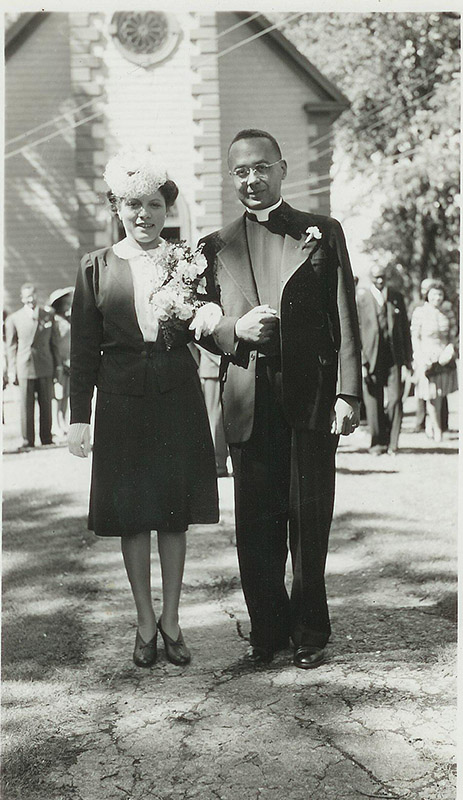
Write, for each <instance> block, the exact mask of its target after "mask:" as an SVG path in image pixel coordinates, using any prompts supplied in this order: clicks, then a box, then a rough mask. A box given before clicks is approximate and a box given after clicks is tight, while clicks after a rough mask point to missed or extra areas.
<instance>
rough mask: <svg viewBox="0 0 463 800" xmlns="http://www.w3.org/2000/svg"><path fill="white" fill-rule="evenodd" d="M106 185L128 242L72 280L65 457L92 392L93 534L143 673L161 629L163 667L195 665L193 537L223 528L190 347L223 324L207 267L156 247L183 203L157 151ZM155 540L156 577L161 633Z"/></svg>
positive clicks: (79, 437) (120, 165)
mask: <svg viewBox="0 0 463 800" xmlns="http://www.w3.org/2000/svg"><path fill="white" fill-rule="evenodd" d="M105 180H106V183H107V184H108V186H109V190H110V191H109V193H108V198H109V201H110V204H111V208H112V210H113V212H114V213H115V214H117V216H118V217H119V219H120V220H121V222H122V225H123V227H124V230H125V233H126V237H125V238H124V239H122V241H120V242H117V243H116V244H113V245H112V246H110V247H106V248H103V249H101V250H96V251H95V252H93V253H89V254H88V255H86V256H84V258H83V259H82V263H81V267H80V270H79V273H78V277H77V283H76V289H75V294H74V301H73V307H72V321H71V425H70V428H69V434H68V443H69V450H70V452H71V453H72V454H73V455H76V456H79V457H86V456H88V454H89V452H90V449H91V447H90V417H91V403H92V396H93V392H94V389H95V386H97V387H98V392H97V400H96V409H95V433H94V446H93V463H92V479H91V491H90V509H89V517H88V527H89V528H90V530H93V531H95V533H96V534H97V535H98V536H118V537H120V540H121V549H122V554H123V559H124V564H125V568H126V572H127V576H128V579H129V582H130V586H131V589H132V594H133V598H134V602H135V607H136V612H137V633H136V638H135V648H134V651H133V660H134V662H135V664H136V665H137V666H139V667H149V666H151V665H152V664H154V662H155V661H156V657H157V633H158V631H159V632H160V633H161V636H162V638H163V640H164V645H165V652H166V656H167V658H168V660H169V661H171V662H172V663H174V664H177V665H179V666H182V665H185V664H188V663H189V661H190V658H191V654H190V650H189V648H188V647H187V645H186V643H185V641H184V638H183V634H182V631H181V629H180V626H179V601H180V593H181V587H182V577H183V570H184V564H185V553H186V531H187V529H188V526H189V525H191V524H195V523H198V524H207V523H215V522H218V519H219V511H218V496H217V479H216V469H215V458H214V449H213V443H212V438H211V433H210V430H209V423H208V419H207V412H206V406H205V403H204V398H203V394H202V390H201V384H200V381H199V377H198V373H197V367H196V363H195V361H194V359H193V356H192V354H191V352H190V350H189V347H188V343H189V342H190V341H191V339H192V338H193V333H192V330H190V326H193V328H195V330H196V334H195V335H196V336H197V337H199V335H200V333H201V332H202V333H211V330H212V328H209V327H208V323H207V320H206V318H205V316H204V312H205V314H206V316H207V315H209V317H210V316H211V314H212V316H214V314H215V319H216V320H217V319H218V317H220V316H221V311H220V308H219V307H218V305H217V304H212V303H207V297H206V295H205V294H204V293H203V288H204V287H203V286H202V285H201V278H200V273H201V272H203V271H204V269H205V266H206V263H205V260H204V258H203V256H202V255H200V254H191V253H190V254H188V253H186V251H185V250H184V249H183V248H180V250H178V249H177V247H178V246H177V245H171V244H168V243H167V242H166V241H165V240H164V239H163V238H162V237H161V236H160V234H161V231H162V230H163V228H164V226H165V221H166V215H167V210H168V209H169V208H170V207H171V206H172V205H173V204H174V202H175V200H176V198H177V195H178V188H177V186H176V184H175V183H174V182H173V181H171V180H169V179H168V176H167V172H166V168H165V166H163V164H162V163H160V162H159V160H158V159H157V158H156V156H155V155H154V154H153V153H152V152H151V151H150V150H149V149H134V148H127V149H126V150H124V151H122V152H120V153H119V154H118V155H116V156H114V157H113V158H112V159H111V160H110V161H109V163H108V165H107V167H106V171H105ZM174 275H175V276H177V278H178V282H177V283H176V282H175V280H173V276H174ZM202 312H203V317H202V319H201V313H202ZM192 318H193V319H192ZM151 531H157V538H158V550H159V558H160V564H161V576H162V598H163V608H162V616H161V617H160V618H159V620H158V622H156V616H155V612H154V608H153V602H152V596H151V557H150V554H151Z"/></svg>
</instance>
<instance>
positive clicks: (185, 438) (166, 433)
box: [88, 354, 219, 536]
mask: <svg viewBox="0 0 463 800" xmlns="http://www.w3.org/2000/svg"><path fill="white" fill-rule="evenodd" d="M164 357H165V354H164ZM218 519H219V511H218V498H217V480H216V466H215V456H214V447H213V443H212V438H211V433H210V428H209V422H208V419H207V412H206V406H205V403H204V398H203V394H202V391H201V385H200V382H199V378H198V375H197V373H196V371H195V370H194V369H189V370H186V371H185V373H184V374H183V375H182V376H179V383H178V384H177V385H175V386H174V387H172V388H170V389H169V391H162V392H161V391H160V389H159V385H158V382H157V380H156V370H155V358H154V359H150V360H149V361H148V367H147V379H146V392H145V394H144V395H143V396H141V397H140V396H134V395H123V394H112V393H111V394H110V393H108V392H103V391H101V390H100V391H99V392H98V397H97V403H96V415H95V444H94V448H93V465H92V485H91V492H90V510H89V518H88V527H89V529H90V530H93V531H95V533H96V534H97V535H98V536H126V535H130V534H134V533H139V532H141V531H149V530H158V531H168V532H180V531H185V530H186V529H187V528H188V525H190V524H198V523H199V524H201V523H214V522H217V521H218Z"/></svg>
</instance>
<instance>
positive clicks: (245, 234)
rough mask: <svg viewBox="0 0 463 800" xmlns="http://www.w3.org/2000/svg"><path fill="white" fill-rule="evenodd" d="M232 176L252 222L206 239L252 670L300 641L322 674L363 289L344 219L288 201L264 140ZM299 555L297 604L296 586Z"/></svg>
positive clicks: (299, 661) (299, 649)
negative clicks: (339, 463) (340, 461)
mask: <svg viewBox="0 0 463 800" xmlns="http://www.w3.org/2000/svg"><path fill="white" fill-rule="evenodd" d="M228 157H229V161H228V163H229V170H230V174H231V176H232V179H233V182H234V186H235V190H236V193H237V196H238V198H239V200H240V201H241V203H242V204H243V206H244V207H245V214H244V215H242V216H241V217H240V218H238V219H237V220H235V221H234V222H232V223H231V224H230V225H228V226H227V227H226V228H224V229H222V230H220V231H216V232H215V233H213V234H211V235H209V236H207V237H205V239H204V240H203V245H204V249H203V252H204V255H205V257H206V259H207V261H208V270H207V278H208V282H209V289H210V291H211V294H212V293H215V295H216V297H217V299H218V300H219V301H220V303H221V305H222V309H223V312H224V316H223V318H222V320H221V321H220V322H219V324H218V325H217V327H216V330H215V334H214V338H215V341H216V343H217V345H218V346H219V348H220V350H221V351H222V352H223V353H224V354H225V355H224V359H223V367H222V369H223V373H224V374H223V378H224V385H223V396H222V401H223V411H224V424H225V434H226V437H227V441H228V442H229V445H230V454H231V457H232V462H233V471H234V479H235V514H236V537H237V548H238V559H239V565H240V574H241V583H242V587H243V592H244V595H245V599H246V604H247V607H248V611H249V615H250V619H251V645H252V654H251V660H252V661H253V662H254V663H255V664H266V663H268V662H270V661H271V660H272V658H273V656H274V653H275V652H277V651H278V650H282V649H285V648H286V647H288V645H289V637H291V638H292V640H293V643H294V647H295V652H294V664H295V665H296V666H297V667H300V668H302V669H309V668H313V667H318V666H319V665H320V664H321V663H322V662H323V660H324V647H325V645H326V643H327V642H328V639H329V636H330V620H329V614H328V606H327V600H326V590H325V578H324V572H325V561H326V556H327V549H328V535H329V530H330V525H331V518H332V513H333V501H334V476H335V451H336V446H337V443H338V438H339V434H341V433H343V434H349V433H351V432H352V430H353V429H354V428H355V427H356V426H357V425H358V417H359V412H358V406H359V397H360V393H361V376H360V341H359V334H358V324H357V314H356V308H355V288H354V281H353V276H352V271H351V268H350V264H349V257H348V254H347V250H346V246H345V241H344V235H343V232H342V229H341V226H340V224H339V223H338V222H336V220H333V219H331V218H329V217H324V216H321V215H315V214H309V213H306V212H302V211H296V210H295V209H293V208H291V206H289V205H288V204H287V203H285V202H284V201H283V200H282V198H281V183H282V181H283V179H284V178H285V177H286V171H287V166H286V161H285V160H284V159H283V157H282V153H281V150H280V147H279V145H278V142H277V141H276V140H275V139H274V137H273V136H271V134H269V133H267V132H266V131H260V130H255V129H251V130H245V131H241V132H240V133H239V134H237V135H236V136H235V138H234V140H233V142H232V144H231V145H230V148H229V156H228ZM288 520H289V544H290V550H291V557H292V566H293V583H292V589H291V597H290V598H289V597H288V594H287V591H286V587H285V565H286V560H287V555H288V544H287V540H288V531H287V527H288Z"/></svg>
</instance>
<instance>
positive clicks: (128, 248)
mask: <svg viewBox="0 0 463 800" xmlns="http://www.w3.org/2000/svg"><path fill="white" fill-rule="evenodd" d="M166 244H167V242H166V240H165V239H161V240H160V242H159V245H158V247H164V246H165V245H166ZM158 247H155V248H154V250H155V251H157V250H158ZM113 253H114V254H115V255H116V256H118V258H123V259H125V260H127V261H128V260H129V259H130V258H137V256H142V255H149V251H148V252H147V251H146V250H144V248H143V247H141V246H140V245H139V244H138V242H136V241H135V239H129V237H128V236H126V237H125V239H121V241H120V242H117V243H116V244H113Z"/></svg>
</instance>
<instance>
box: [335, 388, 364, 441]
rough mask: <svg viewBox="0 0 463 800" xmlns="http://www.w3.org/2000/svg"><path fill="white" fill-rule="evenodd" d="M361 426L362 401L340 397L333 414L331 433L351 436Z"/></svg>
mask: <svg viewBox="0 0 463 800" xmlns="http://www.w3.org/2000/svg"><path fill="white" fill-rule="evenodd" d="M359 424H360V401H359V400H357V399H356V398H355V397H351V398H350V399H349V400H346V399H345V398H344V397H338V398H337V400H336V403H335V404H334V408H333V410H332V412H331V433H334V434H337V435H339V434H342V435H343V436H349V434H350V433H353V432H354V430H355V429H356V428H358V426H359Z"/></svg>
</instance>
